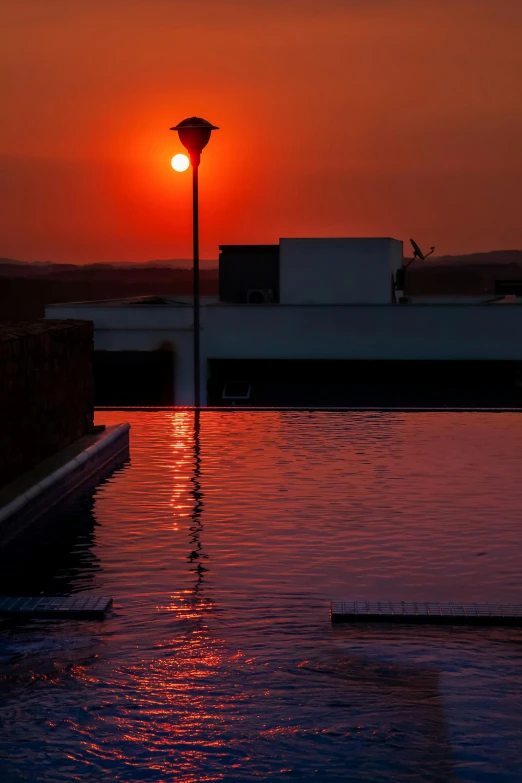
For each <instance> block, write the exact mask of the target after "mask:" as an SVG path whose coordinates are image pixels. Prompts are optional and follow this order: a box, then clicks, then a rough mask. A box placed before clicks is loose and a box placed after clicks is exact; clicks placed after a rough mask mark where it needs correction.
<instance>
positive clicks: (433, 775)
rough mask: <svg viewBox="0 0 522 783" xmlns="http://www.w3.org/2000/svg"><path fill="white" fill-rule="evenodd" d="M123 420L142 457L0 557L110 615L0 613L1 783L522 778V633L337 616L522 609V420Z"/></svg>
mask: <svg viewBox="0 0 522 783" xmlns="http://www.w3.org/2000/svg"><path fill="white" fill-rule="evenodd" d="M120 421H130V423H131V426H132V429H131V458H130V461H129V462H128V463H126V464H124V465H122V466H121V467H120V468H118V469H117V470H116V471H115V472H114V473H113V475H112V476H111V477H109V478H108V479H107V480H106V481H104V482H102V483H100V485H99V486H98V487H96V489H95V490H94V491H91V492H87V493H84V494H83V495H82V496H80V497H78V498H76V499H75V501H74V502H73V503H72V504H68V505H67V506H66V507H64V508H63V509H61V510H60V512H59V513H57V514H56V518H55V519H54V520H53V524H52V526H51V527H50V528H49V529H48V531H47V532H46V533H45V535H42V538H41V540H40V542H39V543H38V546H37V547H36V548H33V549H32V550H27V551H26V550H25V549H24V550H23V551H22V552H20V553H19V555H20V557H21V558H22V561H15V560H13V559H11V560H10V562H4V563H3V568H2V575H1V576H0V581H1V582H2V590H4V589H6V586H7V587H9V586H10V587H11V589H15V590H16V591H17V590H19V591H25V592H26V593H27V592H29V593H35V594H37V593H38V592H40V591H41V592H49V593H50V592H58V593H68V592H78V591H84V590H96V591H98V592H101V593H104V594H109V595H112V596H113V597H114V612H113V614H112V615H111V616H109V617H108V618H107V619H106V620H105V622H103V623H87V622H84V623H80V622H50V621H33V622H30V623H26V624H24V625H16V626H13V625H7V624H5V623H4V625H3V626H2V629H1V630H0V779H1V780H2V783H4V781H5V783H11V782H12V781H13V782H14V781H34V780H39V781H46V782H48V781H52V782H53V783H54V781H66V780H67V781H71V780H81V781H100V780H111V781H183V783H188V782H189V781H194V782H195V781H203V780H204V781H249V780H265V779H274V780H315V779H317V780H321V781H340V780H350V781H394V783H395V782H397V781H410V780H411V781H413V780H415V781H418V780H422V781H450V780H469V781H491V780H495V781H518V780H520V766H521V762H522V689H521V684H522V632H521V631H518V630H516V629H483V628H482V629H480V628H479V629H466V628H455V629H451V628H447V629H445V628H440V629H434V628H429V627H422V628H415V627H406V628H398V627H386V626H381V627H375V626H373V627H372V626H368V627H350V626H337V627H332V626H331V624H330V619H329V601H330V600H331V599H332V598H352V597H353V598H361V599H366V598H368V599H380V598H385V599H391V600H401V599H402V600H452V599H455V600H492V601H493V600H495V601H517V602H520V600H521V585H522V578H521V575H520V562H521V555H522V536H521V533H520V517H521V509H522V482H521V481H520V475H521V467H522V418H521V417H520V414H516V413H503V414H492V413H490V414H488V413H476V414H475V413H327V412H316V413H313V412H295V413H292V412H287V411H285V412H277V411H270V412H239V411H235V412H234V411H230V412H226V411H225V412H215V411H203V412H202V413H201V416H200V421H199V427H197V428H196V429H195V426H194V414H193V413H192V412H189V411H185V412H183V411H179V412H175V411H158V412H146V413H144V412H141V413H140V412H128V411H124V412H112V411H111V412H110V413H109V412H102V411H100V412H99V413H98V414H97V423H102V422H103V423H107V424H112V423H116V422H120Z"/></svg>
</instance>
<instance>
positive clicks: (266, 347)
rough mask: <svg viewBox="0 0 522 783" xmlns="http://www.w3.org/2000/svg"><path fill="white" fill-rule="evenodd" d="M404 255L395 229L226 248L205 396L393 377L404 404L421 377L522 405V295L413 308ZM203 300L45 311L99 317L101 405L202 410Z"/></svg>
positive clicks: (361, 400) (231, 398)
mask: <svg viewBox="0 0 522 783" xmlns="http://www.w3.org/2000/svg"><path fill="white" fill-rule="evenodd" d="M402 257H403V247H402V242H400V241H398V240H394V239H390V238H356V239H343V238H339V239H281V240H280V242H279V244H278V245H253V246H249V245H222V246H221V247H220V257H219V298H217V297H202V300H201V306H202V312H201V323H200V337H201V367H200V371H201V379H202V384H201V385H202V404H212V405H217V404H221V405H223V404H234V403H237V404H245V403H246V404H261V405H263V404H290V405H291V404H300V403H303V404H308V401H310V402H311V401H312V400H314V401H317V400H318V399H324V400H325V401H326V399H328V402H332V403H333V404H336V405H340V404H352V403H354V401H356V404H369V403H370V402H371V401H374V400H376V399H377V398H378V397H379V393H381V394H383V393H384V390H386V389H387V388H388V387H389V386H390V384H391V385H392V386H393V388H394V394H395V398H396V400H397V401H398V402H399V404H401V402H402V401H404V395H405V394H406V393H408V394H409V392H410V391H411V389H412V388H413V387H415V386H419V385H422V383H425V384H427V385H428V387H429V389H430V390H431V392H433V393H435V392H437V390H439V391H440V389H441V388H442V387H445V386H446V387H449V386H451V385H452V384H457V383H464V384H465V385H466V388H467V391H466V394H468V395H469V394H477V392H478V390H480V389H482V388H483V387H484V388H485V387H487V388H488V390H489V391H488V392H487V395H486V396H487V398H488V399H489V398H490V396H491V395H490V392H491V394H493V396H495V394H496V392H494V393H493V391H492V390H491V389H490V386H491V384H493V385H495V384H497V383H498V384H500V385H501V386H502V389H503V391H502V395H504V396H503V397H502V399H503V400H506V401H508V402H509V404H515V402H516V400H518V395H519V391H518V389H519V385H518V384H520V385H521V386H522V383H520V381H522V370H521V368H522V341H520V339H519V337H518V335H519V332H520V329H521V327H522V309H520V308H519V307H518V302H517V300H516V298H515V299H513V301H512V302H509V303H510V304H512V306H511V307H507V306H504V307H497V306H492V305H493V304H498V303H504V304H506V303H508V300H507V299H506V298H503V297H501V296H499V297H493V298H491V297H490V299H489V301H488V302H485V301H480V300H472V299H470V300H464V301H462V300H460V301H453V302H449V301H447V302H445V303H443V304H439V303H433V302H429V303H427V302H424V303H421V302H419V303H415V302H413V303H405V302H404V298H403V297H402V291H401V289H400V287H399V286H400V285H401V279H402V278H403V275H402V274H401V272H402ZM191 301H192V300H191V297H163V296H161V297H150V296H148V297H138V298H132V299H118V300H107V301H97V302H83V303H82V302H78V303H69V304H59V305H49V306H48V307H47V309H46V316H47V317H48V318H81V319H86V320H91V321H93V322H94V334H95V356H96V361H97V362H98V372H97V375H98V378H99V379H100V378H101V380H99V382H98V384H97V389H98V396H97V403H98V404H116V405H118V404H154V403H156V404H176V405H191V404H192V402H193V386H192V375H193V359H192V340H193V311H192V308H191V307H189V306H188V305H190V304H191ZM491 363H494V368H493V372H491V370H492V368H491V366H490V365H491ZM160 377H161V378H163V380H161V381H160V380H159V379H160ZM165 378H167V379H168V381H169V382H168V383H167V382H165ZM459 378H460V380H458V379H459ZM452 379H453V380H452ZM306 388H307V389H308V390H309V394H308V396H307V393H306V392H305V389H306ZM495 388H496V387H495ZM100 390H105V391H103V394H102V392H101V391H100ZM100 394H101V396H100ZM303 395H304V396H303ZM401 395H402V396H401ZM298 396H299V397H300V399H299V401H298V400H297V397H298ZM406 396H407V394H406ZM315 404H316V403H315ZM325 404H326V402H325Z"/></svg>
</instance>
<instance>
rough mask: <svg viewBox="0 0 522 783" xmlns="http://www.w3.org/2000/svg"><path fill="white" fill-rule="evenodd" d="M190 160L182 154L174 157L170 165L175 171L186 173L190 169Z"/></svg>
mask: <svg viewBox="0 0 522 783" xmlns="http://www.w3.org/2000/svg"><path fill="white" fill-rule="evenodd" d="M189 163H190V161H189V159H188V157H187V156H186V155H183V153H182V152H180V153H179V155H174V157H173V158H172V160H171V161H170V165H171V166H172V168H173V169H174V171H186V170H187V169H188V167H189Z"/></svg>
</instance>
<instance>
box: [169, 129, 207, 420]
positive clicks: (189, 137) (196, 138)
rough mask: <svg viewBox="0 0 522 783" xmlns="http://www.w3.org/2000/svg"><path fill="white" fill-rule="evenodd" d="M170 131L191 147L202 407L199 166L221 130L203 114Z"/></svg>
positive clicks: (195, 306)
mask: <svg viewBox="0 0 522 783" xmlns="http://www.w3.org/2000/svg"><path fill="white" fill-rule="evenodd" d="M170 130H175V131H177V132H178V135H179V140H180V141H181V143H182V144H183V146H184V147H185V149H186V150H188V153H189V157H190V162H191V164H192V237H193V274H194V281H193V300H192V301H193V309H194V407H195V408H199V407H200V378H199V375H200V364H199V204H198V184H199V183H198V169H199V163H200V160H201V153H202V151H203V149H204V148H205V147H206V146H207V144H208V142H209V141H210V135H211V133H212V131H213V130H219V128H218V127H217V126H216V125H211V124H210V122H207V120H203V119H202V118H201V117H189V118H188V119H186V120H183V121H182V122H180V123H179V124H178V125H175V126H174V127H173V128H171V129H170Z"/></svg>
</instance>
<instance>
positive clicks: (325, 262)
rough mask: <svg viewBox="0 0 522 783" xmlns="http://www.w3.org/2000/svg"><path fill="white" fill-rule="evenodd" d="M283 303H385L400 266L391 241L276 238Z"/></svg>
mask: <svg viewBox="0 0 522 783" xmlns="http://www.w3.org/2000/svg"><path fill="white" fill-rule="evenodd" d="M279 258H280V260H279V264H280V266H279V278H280V283H279V285H280V295H279V299H280V302H281V303H282V304H361V303H362V304H370V303H371V304H390V303H391V301H392V286H391V277H392V273H393V272H394V271H395V270H396V269H398V268H399V267H400V266H401V264H402V242H399V241H398V240H395V239H387V238H384V239H380V238H377V239H281V240H280V257H279Z"/></svg>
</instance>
